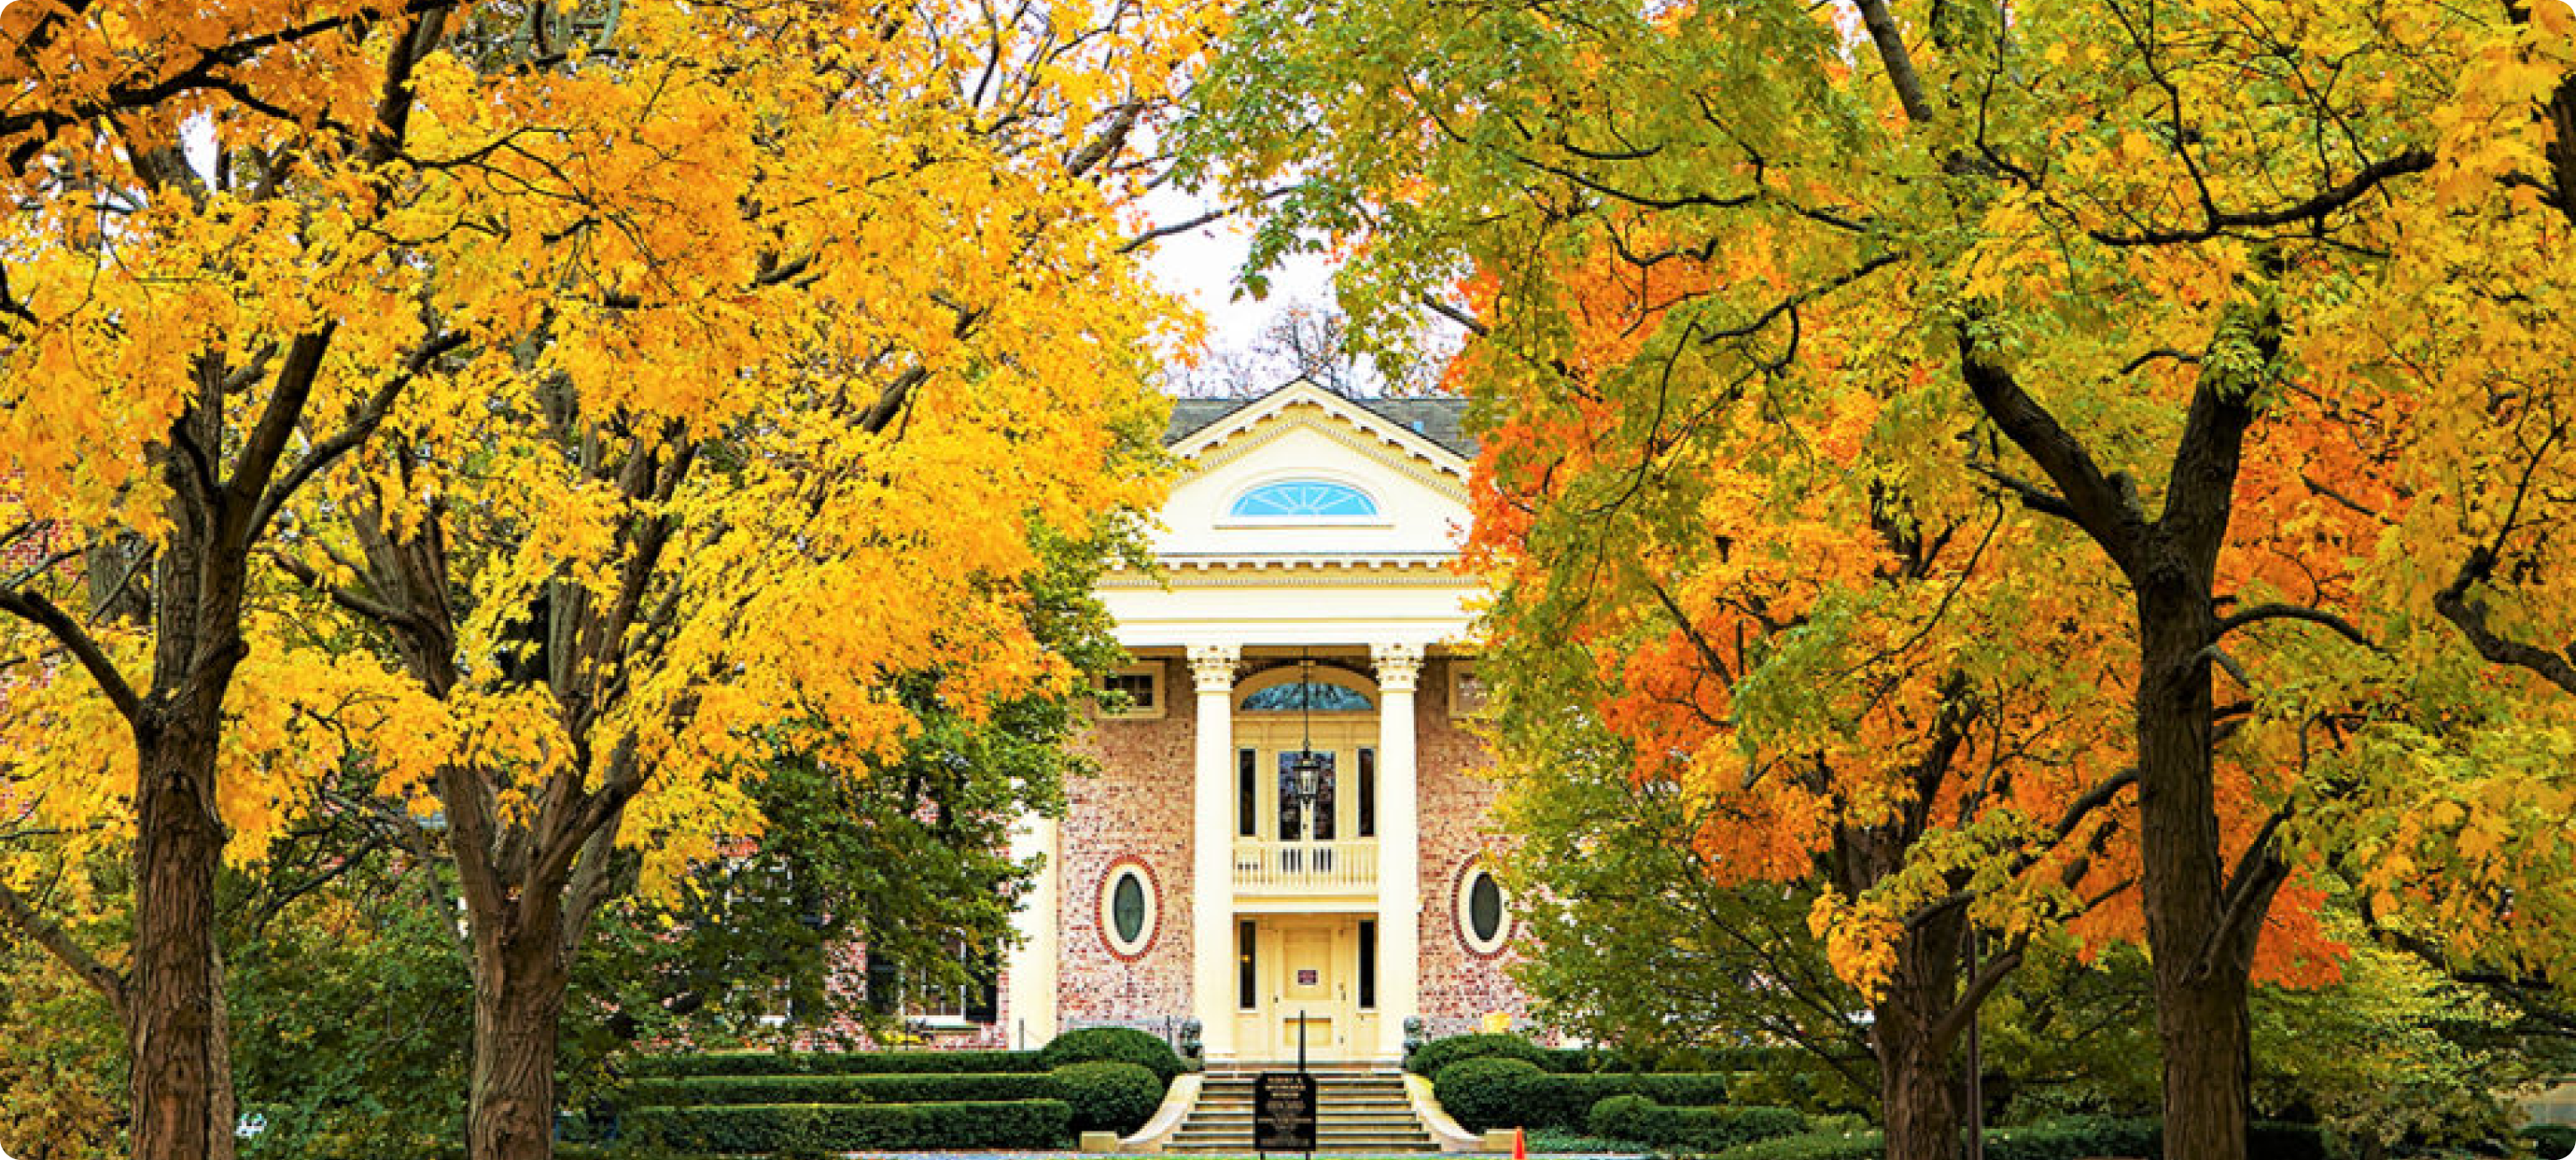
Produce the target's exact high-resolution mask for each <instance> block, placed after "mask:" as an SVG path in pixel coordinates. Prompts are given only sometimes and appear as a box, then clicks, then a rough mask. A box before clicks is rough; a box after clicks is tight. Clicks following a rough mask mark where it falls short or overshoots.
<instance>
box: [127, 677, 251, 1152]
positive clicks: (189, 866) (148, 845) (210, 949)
mask: <svg viewBox="0 0 2576 1160" xmlns="http://www.w3.org/2000/svg"><path fill="white" fill-rule="evenodd" d="M199 716H200V715H198V714H194V713H189V712H186V707H185V706H182V707H181V712H179V713H176V714H173V717H174V720H172V721H171V722H170V723H169V724H168V726H167V727H165V728H164V729H163V730H162V731H161V733H160V735H159V736H158V737H157V738H155V739H154V741H155V743H154V744H151V745H148V746H146V747H145V748H144V750H143V751H142V753H141V754H139V755H138V759H139V763H140V764H139V772H140V775H141V776H140V784H139V785H138V786H137V787H136V788H137V789H138V790H139V793H138V795H137V797H136V799H135V807H136V808H135V812H136V825H137V833H136V842H135V854H134V865H135V874H136V877H135V882H134V966H133V974H132V979H131V982H130V984H129V986H128V990H127V994H128V996H129V1003H128V1006H127V1008H126V1029H125V1030H126V1047H127V1051H128V1054H129V1056H130V1057H131V1059H132V1061H133V1074H132V1078H131V1080H130V1094H131V1096H132V1098H133V1114H134V1121H133V1123H134V1127H133V1131H134V1137H133V1145H134V1157H135V1160H230V1157H231V1156H232V1154H233V1114H232V1108H233V1099H232V1087H231V1078H232V1068H231V1067H230V1066H229V1061H227V1060H226V1059H225V1058H224V1045H225V1036H224V1027H223V1015H224V1011H223V1000H222V995H221V992H220V990H219V984H218V978H219V976H218V970H219V968H218V967H217V965H216V956H215V869H216V867H217V865H218V864H220V863H221V861H222V860H223V850H224V833H223V825H222V823H221V822H220V821H219V820H218V819H217V817H216V814H215V809H214V786H213V781H214V764H215V730H214V728H213V726H214V725H215V721H212V720H204V719H198V718H199Z"/></svg>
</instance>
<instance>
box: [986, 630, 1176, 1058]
mask: <svg viewBox="0 0 2576 1160" xmlns="http://www.w3.org/2000/svg"><path fill="white" fill-rule="evenodd" d="M1161 663H1162V665H1163V682H1162V693H1163V699H1164V704H1165V705H1166V707H1167V708H1166V710H1165V712H1164V715H1163V717H1162V718H1161V719H1160V720H1151V721H1119V720H1104V721H1101V722H1099V723H1098V725H1097V726H1096V727H1094V728H1093V729H1092V731H1091V732H1090V733H1089V734H1088V735H1087V736H1085V737H1084V738H1083V740H1082V741H1081V742H1080V744H1081V745H1082V747H1083V748H1084V750H1085V751H1086V752H1087V753H1088V754H1089V755H1090V756H1091V757H1092V758H1093V759H1094V760H1096V761H1098V762H1099V763H1100V774H1099V776H1097V777H1087V778H1076V779H1073V780H1072V781H1070V782H1068V783H1067V784H1066V786H1065V798H1066V809H1065V819H1064V825H1063V826H1062V828H1061V831H1060V833H1061V849H1060V850H1059V855H1058V858H1059V865H1058V872H1059V873H1060V874H1061V877H1060V878H1059V879H1058V883H1059V885H1058V889H1057V894H1056V897H1057V900H1058V906H1059V907H1060V909H1059V911H1058V919H1057V921H1058V927H1057V929H1058V930H1059V931H1061V932H1062V941H1061V942H1060V944H1059V946H1060V948H1061V949H1060V957H1059V965H1058V967H1057V970H1056V1017H1057V1018H1058V1019H1059V1020H1060V1021H1061V1022H1062V1025H1063V1026H1065V1027H1067V1028H1071V1027H1080V1026H1088V1025H1092V1024H1101V1023H1119V1024H1127V1025H1132V1026H1151V1027H1153V1028H1154V1029H1155V1030H1156V1031H1157V1032H1158V1033H1159V1032H1160V1031H1161V1027H1162V1025H1163V1024H1165V1023H1167V1022H1170V1023H1177V1022H1178V1021H1180V1020H1184V1019H1188V1018H1189V1017H1190V1014H1191V1007H1190V959H1191V951H1190V947H1191V942H1190V940H1191V932H1192V930H1193V929H1194V927H1193V924H1192V922H1191V914H1190V893H1191V876H1190V824H1191V813H1190V794H1191V789H1192V787H1191V784H1190V783H1191V777H1192V769H1191V766H1192V763H1193V760H1194V756H1193V753H1192V745H1193V744H1194V739H1195V737H1196V734H1197V729H1196V724H1197V718H1198V701H1197V693H1196V691H1195V690H1194V689H1193V687H1192V685H1191V679H1190V670H1189V666H1188V665H1185V664H1182V663H1180V662H1178V661H1164V662H1161ZM1131 857H1132V858H1135V859H1137V860H1139V861H1142V862H1143V863H1144V864H1145V866H1146V868H1147V870H1148V877H1149V878H1150V880H1151V881H1152V882H1153V883H1154V886H1155V888H1156V890H1155V893H1156V898H1155V900H1154V901H1155V912H1156V918H1155V922H1154V937H1153V942H1152V944H1151V945H1149V946H1147V947H1146V948H1145V950H1144V952H1143V953H1142V954H1139V955H1137V956H1135V957H1134V958H1133V959H1132V960H1128V959H1123V958H1121V957H1120V956H1118V955H1115V954H1113V953H1111V951H1110V948H1109V943H1108V941H1107V940H1106V939H1104V938H1103V937H1102V936H1101V931H1100V890H1101V887H1102V885H1103V884H1104V880H1105V878H1106V877H1107V875H1108V873H1109V870H1110V868H1111V866H1113V865H1114V864H1116V863H1117V862H1118V861H1119V860H1120V859H1122V858H1131ZM1004 1018H1005V1019H1007V1018H1009V1016H1008V1015H1007V1013H1006V1014H1005V1016H1004Z"/></svg>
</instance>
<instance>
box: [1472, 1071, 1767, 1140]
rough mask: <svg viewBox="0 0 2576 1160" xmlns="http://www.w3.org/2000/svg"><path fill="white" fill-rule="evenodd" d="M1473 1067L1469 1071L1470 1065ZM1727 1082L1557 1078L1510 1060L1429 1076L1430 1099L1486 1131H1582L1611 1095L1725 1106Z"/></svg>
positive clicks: (1683, 1077) (1681, 1077)
mask: <svg viewBox="0 0 2576 1160" xmlns="http://www.w3.org/2000/svg"><path fill="white" fill-rule="evenodd" d="M1471 1064H1472V1065H1474V1066H1469V1065H1471ZM1730 1078H1731V1077H1729V1076H1723V1075H1709V1074H1677V1075H1558V1074H1555V1073H1552V1072H1547V1071H1542V1070H1540V1068H1539V1066H1538V1065H1537V1064H1534V1063H1531V1062H1530V1061H1528V1060H1525V1059H1520V1058H1517V1057H1514V1056H1502V1055H1486V1056H1476V1057H1473V1058H1469V1059H1462V1060H1459V1061H1458V1062H1456V1063H1453V1064H1450V1065H1449V1066H1447V1067H1444V1068H1442V1069H1440V1074H1439V1075H1437V1076H1434V1077H1432V1080H1431V1090H1432V1094H1433V1095H1434V1096H1435V1097H1436V1098H1438V1099H1439V1101H1440V1106H1441V1107H1442V1108H1443V1109H1445V1110H1446V1111H1447V1112H1448V1113H1449V1114H1450V1116H1451V1117H1453V1118H1455V1119H1456V1120H1457V1121H1458V1123H1459V1124H1460V1125H1462V1126H1464V1127H1466V1128H1468V1129H1469V1130H1472V1131H1478V1132H1481V1131H1484V1130H1486V1129H1488V1128H1566V1129H1570V1130H1575V1131H1581V1130H1583V1129H1584V1127H1585V1125H1586V1123H1587V1122H1588V1120H1589V1118H1590V1116H1591V1114H1592V1108H1593V1105H1595V1104H1598V1103H1600V1102H1601V1101H1603V1100H1605V1099H1609V1098H1611V1097H1613V1096H1643V1097H1645V1098H1647V1099H1650V1100H1653V1101H1655V1102H1656V1103H1659V1104H1668V1105H1671V1106H1674V1107H1711V1106H1715V1105H1719V1104H1724V1103H1726V1102H1727V1085H1728V1082H1729V1080H1730Z"/></svg>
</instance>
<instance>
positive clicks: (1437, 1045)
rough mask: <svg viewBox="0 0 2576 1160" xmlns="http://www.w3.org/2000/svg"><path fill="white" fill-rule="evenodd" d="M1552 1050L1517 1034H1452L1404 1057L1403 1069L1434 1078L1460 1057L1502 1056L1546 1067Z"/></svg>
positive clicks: (1537, 1066)
mask: <svg viewBox="0 0 2576 1160" xmlns="http://www.w3.org/2000/svg"><path fill="white" fill-rule="evenodd" d="M1553 1054H1554V1053H1551V1052H1549V1051H1548V1050H1547V1049H1546V1048H1543V1047H1540V1046H1539V1045H1537V1044H1535V1043H1532V1042H1530V1041H1529V1040H1526V1039H1523V1038H1521V1037H1520V1036H1517V1035H1452V1036H1450V1037H1449V1038H1447V1039H1434V1040H1432V1041H1431V1042H1429V1043H1425V1044H1423V1045H1422V1046H1421V1047H1419V1048H1416V1049H1415V1050H1414V1052H1413V1054H1412V1055H1411V1056H1408V1057H1406V1059H1405V1061H1404V1069H1405V1070H1406V1071H1410V1072H1412V1073H1413V1074H1415V1075H1427V1076H1430V1077H1431V1078H1432V1079H1434V1080H1435V1081H1436V1080H1438V1079H1439V1078H1440V1073H1441V1072H1442V1071H1443V1070H1445V1069H1447V1068H1448V1066H1449V1065H1450V1064H1453V1063H1457V1062H1459V1061H1460V1060H1467V1059H1482V1058H1486V1057H1489V1056H1502V1057H1504V1058H1507V1059H1517V1060H1521V1061H1524V1062H1526V1063H1528V1064H1529V1065H1530V1066H1531V1067H1535V1068H1541V1069H1545V1068H1547V1066H1548V1064H1549V1063H1550V1062H1551V1056H1552V1055H1553Z"/></svg>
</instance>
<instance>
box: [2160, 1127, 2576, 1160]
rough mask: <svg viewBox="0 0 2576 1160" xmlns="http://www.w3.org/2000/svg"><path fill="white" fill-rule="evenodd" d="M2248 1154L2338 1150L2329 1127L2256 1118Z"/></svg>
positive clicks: (2289, 1155)
mask: <svg viewBox="0 0 2576 1160" xmlns="http://www.w3.org/2000/svg"><path fill="white" fill-rule="evenodd" d="M2150 1154H2151V1153H2141V1155H2150ZM2245 1154H2246V1155H2248V1156H2260V1157H2262V1158H2263V1160H2331V1158H2332V1157H2333V1156H2334V1155H2335V1149H2334V1147H2333V1145H2332V1142H2331V1141H2330V1140H2328V1138H2327V1136H2326V1130H2325V1129H2324V1128H2321V1127H2318V1126H2317V1125H2315V1124H2284V1123H2280V1122H2278V1121H2273V1120H2256V1121H2254V1122H2253V1123H2252V1124H2251V1125H2248V1126H2247V1127H2246V1129H2245ZM2560 1155H2565V1153H2560Z"/></svg>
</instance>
